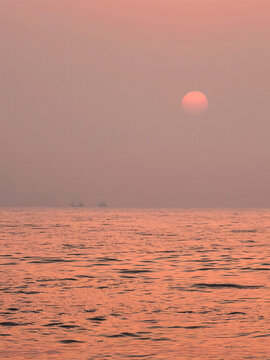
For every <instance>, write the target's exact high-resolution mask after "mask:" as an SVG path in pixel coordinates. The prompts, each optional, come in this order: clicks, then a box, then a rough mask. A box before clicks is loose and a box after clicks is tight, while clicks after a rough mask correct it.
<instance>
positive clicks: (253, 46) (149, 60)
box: [0, 0, 270, 207]
mask: <svg viewBox="0 0 270 360" xmlns="http://www.w3.org/2000/svg"><path fill="white" fill-rule="evenodd" d="M269 39H270V1H269V0H265V1H263V0H218V1H217V0H1V1H0V114H1V117H0V170H1V173H0V205H3V206H6V205H18V206H22V205H33V206H38V205H67V204H69V202H71V201H79V200H81V201H83V202H85V204H87V205H89V206H96V204H97V203H98V202H99V201H100V200H105V201H107V202H108V204H110V205H111V206H121V207H122V206H129V207H139V206H145V207H152V206H154V207H171V206H172V207H208V206H215V207H231V206H236V207H238V206H244V207H247V206H252V207H257V206H263V207H269V206H270V71H269V66H270V65H269V64H270V40H269ZM191 90H200V91H202V92H204V93H205V94H206V95H207V97H208V100H209V109H208V111H207V112H206V113H204V114H203V115H201V116H196V117H194V116H190V115H187V114H185V113H184V112H183V111H182V109H181V99H182V97H183V96H184V95H185V93H187V92H189V91H191Z"/></svg>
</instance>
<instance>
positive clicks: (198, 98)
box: [182, 91, 208, 115]
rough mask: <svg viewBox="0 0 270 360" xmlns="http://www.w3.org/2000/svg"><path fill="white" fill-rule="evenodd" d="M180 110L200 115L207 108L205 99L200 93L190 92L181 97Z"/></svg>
mask: <svg viewBox="0 0 270 360" xmlns="http://www.w3.org/2000/svg"><path fill="white" fill-rule="evenodd" d="M182 108H183V109H184V111H185V112H186V113H188V114H192V115H199V114H202V113H203V112H205V111H206V110H207V108H208V100H207V97H206V96H205V95H204V94H203V93H202V92H200V91H191V92H189V93H187V94H186V95H185V96H184V97H183V99H182Z"/></svg>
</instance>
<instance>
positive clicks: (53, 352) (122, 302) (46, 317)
mask: <svg viewBox="0 0 270 360" xmlns="http://www.w3.org/2000/svg"><path fill="white" fill-rule="evenodd" d="M269 242H270V210H259V211H236V210H233V211H229V210H225V211H220V210H211V211H207V210H205V211H195V210H189V211H187V210H153V211H146V210H141V211H139V210H127V211H123V210H121V211H120V210H108V209H105V210H88V209H42V210H41V209H36V210H32V209H24V210H23V209H22V210H20V209H10V210H0V254H1V258H0V276H1V278H0V282H1V283H0V309H1V310H0V311H1V312H0V358H1V359H15V360H16V359H72V360H76V359H78V360H79V359H87V360H88V359H89V360H90V359H116V360H118V359H119V360H120V359H164V360H165V359H166V360H168V359H215V360H217V359H220V360H221V359H234V360H235V359H241V360H242V359H270V316H269V315H270V291H269V287H270V246H269Z"/></svg>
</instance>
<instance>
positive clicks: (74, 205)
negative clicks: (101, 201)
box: [70, 201, 84, 208]
mask: <svg viewBox="0 0 270 360" xmlns="http://www.w3.org/2000/svg"><path fill="white" fill-rule="evenodd" d="M70 206H71V207H74V208H81V207H84V204H83V203H82V202H81V201H79V202H77V203H71V204H70Z"/></svg>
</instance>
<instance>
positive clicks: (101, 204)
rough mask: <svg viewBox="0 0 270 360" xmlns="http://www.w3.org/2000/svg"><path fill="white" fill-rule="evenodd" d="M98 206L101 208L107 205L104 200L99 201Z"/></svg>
mask: <svg viewBox="0 0 270 360" xmlns="http://www.w3.org/2000/svg"><path fill="white" fill-rule="evenodd" d="M98 206H99V207H101V208H105V207H107V204H106V203H105V201H100V202H99V203H98Z"/></svg>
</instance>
